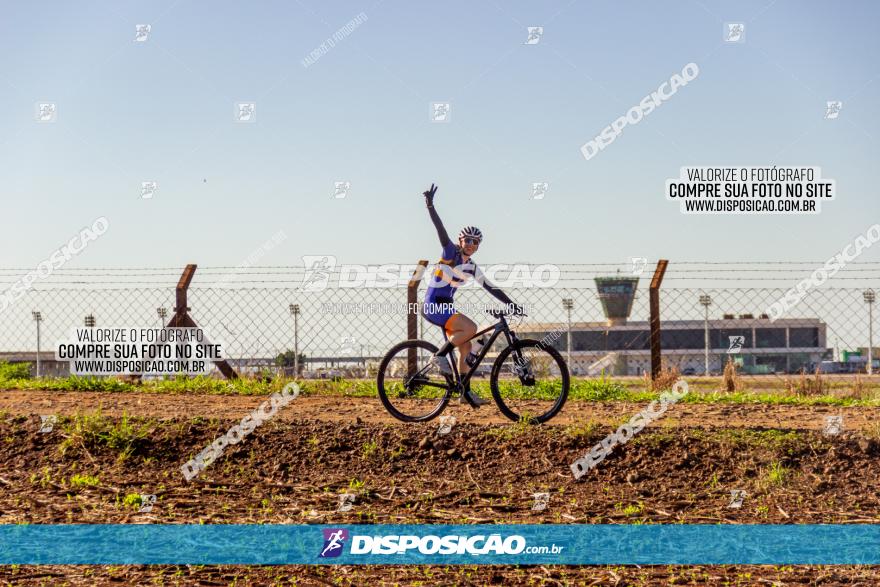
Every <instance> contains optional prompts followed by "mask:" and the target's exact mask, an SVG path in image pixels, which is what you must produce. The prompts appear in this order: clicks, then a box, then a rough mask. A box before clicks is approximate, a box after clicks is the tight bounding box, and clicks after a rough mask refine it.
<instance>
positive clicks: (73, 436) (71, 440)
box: [59, 409, 151, 460]
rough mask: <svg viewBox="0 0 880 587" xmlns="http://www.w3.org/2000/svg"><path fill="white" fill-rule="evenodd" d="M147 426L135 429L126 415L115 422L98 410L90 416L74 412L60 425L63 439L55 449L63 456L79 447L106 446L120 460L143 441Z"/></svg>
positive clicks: (123, 414)
mask: <svg viewBox="0 0 880 587" xmlns="http://www.w3.org/2000/svg"><path fill="white" fill-rule="evenodd" d="M150 428H151V426H150V425H149V424H142V425H140V426H137V425H136V424H135V423H134V421H133V419H132V418H130V417H129V416H128V414H127V413H125V412H123V413H122V418H120V419H119V420H118V421H115V422H114V420H113V419H111V418H108V417H105V416H104V415H103V414H102V413H101V410H100V409H98V410H97V411H96V412H94V413H92V414H80V413H77V414H76V415H74V416H73V417H72V418H69V419H65V420H64V421H63V423H62V429H63V430H64V432H65V434H66V435H67V438H65V439H64V442H62V443H61V446H60V447H59V449H60V450H61V453H62V454H65V453H66V452H67V451H68V450H70V449H77V448H82V449H84V450H86V451H89V450H90V449H96V448H101V447H107V448H109V449H111V450H114V451H116V452H118V453H119V458H120V459H122V460H124V459H127V458H128V457H130V456H131V455H132V454H134V453H135V451H137V450H138V449H139V448H140V447H141V446H142V445H143V444H144V442H145V440H146V438H147V436H148V434H149V431H150Z"/></svg>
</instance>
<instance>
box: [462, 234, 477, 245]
mask: <svg viewBox="0 0 880 587" xmlns="http://www.w3.org/2000/svg"><path fill="white" fill-rule="evenodd" d="M462 240H463V241H464V244H466V245H479V244H480V239H478V238H471V237H469V236H466V237H464V238H463V239H462Z"/></svg>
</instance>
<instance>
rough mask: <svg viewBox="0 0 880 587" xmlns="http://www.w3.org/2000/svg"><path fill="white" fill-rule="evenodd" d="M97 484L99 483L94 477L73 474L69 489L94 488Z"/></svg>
mask: <svg viewBox="0 0 880 587" xmlns="http://www.w3.org/2000/svg"><path fill="white" fill-rule="evenodd" d="M99 482H100V481H99V480H98V478H97V477H94V476H92V475H79V474H74V475H73V476H72V477H71V478H70V486H71V487H94V486H96V485H97V484H98V483H99Z"/></svg>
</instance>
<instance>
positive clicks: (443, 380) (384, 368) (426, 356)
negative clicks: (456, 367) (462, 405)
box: [376, 340, 453, 422]
mask: <svg viewBox="0 0 880 587" xmlns="http://www.w3.org/2000/svg"><path fill="white" fill-rule="evenodd" d="M437 350H438V349H437V347H436V346H434V345H432V344H431V343H429V342H425V341H424V340H405V341H403V342H401V343H400V344H397V345H395V346H394V347H392V348H391V350H390V351H388V353H387V354H386V355H385V358H384V359H382V363H381V364H380V365H379V375H378V376H377V378H376V387H377V388H378V390H379V398H380V399H381V400H382V404H383V405H384V406H385V409H386V410H388V412H389V413H390V414H391V415H392V416H394V417H395V418H397V419H398V420H401V421H403V422H425V421H427V420H430V419H432V418H435V417H437V415H439V414H440V412H442V411H443V408H445V407H446V404H447V403H448V402H449V398H450V396H451V395H452V389H453V381H452V377H450V376H448V375H443V374H442V373H441V372H440V369H439V368H438V366H437V363H436V360H435V357H434V353H436V352H437Z"/></svg>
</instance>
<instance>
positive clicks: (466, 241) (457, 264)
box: [422, 184, 522, 407]
mask: <svg viewBox="0 0 880 587" xmlns="http://www.w3.org/2000/svg"><path fill="white" fill-rule="evenodd" d="M423 193H424V196H425V204H427V206H428V214H429V215H430V216H431V221H432V222H433V223H434V227H435V228H436V229H437V236H438V237H440V245H441V246H442V247H443V252H442V254H441V256H440V261H439V266H438V268H437V270H436V271H434V275H433V276H432V277H431V281H430V283H429V285H428V293H427V295H425V302H424V304H423V306H422V316H423V317H424V318H425V319H426V320H427V321H428V322H430V323H431V324H436V325H437V326H440V327H441V328H443V331H444V335H445V337H446V339H447V340H448V342H447V343H446V344H445V345H443V347H442V348H441V349H440V350H439V351H437V354H436V357H437V366H438V367H439V369H440V371H441V372H442V373H444V374H446V375H450V374H452V367H451V366H450V364H449V359H448V358H447V356H446V355H447V354H448V353H449V351H450V350H452V347H453V346H454V347H456V348H458V350H459V356H458V370H459V373H460V374H461V375H462V376H464V375H465V374H466V373H467V372H468V371H469V370H470V366H469V365H468V364H467V362H466V358H467V356H468V354H469V353H470V352H471V340H470V339H471V338H472V337H473V336H474V335H475V334H476V333H477V325H476V324H474V322H473V321H472V320H471V319H470V318H468V317H467V316H465V315H464V314H460V313H458V312H456V311H455V309H454V308H453V307H452V303H453V296H454V295H455V290H456V289H457V288H458V287H459V286H461V285H462V284H464V283H465V280H466V279H467V276H468V275H469V276H471V277H473V278H474V279H475V280H476V281H477V283H479V284H480V285H482V286H483V288H485V289H486V290H487V291H488V292H489V293H491V294H492V295H493V296H495V298H497V299H498V300H499V301H501V302H503V303H504V304H507V305H510V306H512V307H513V308H514V311H515V312H516V313H522V308H521V307H520V306H519V305H517V304H514V303H513V301H512V300H511V299H510V298H509V297H507V295H505V293H504V292H503V291H501V290H500V289H498V288H497V287H495V286H494V285H492V284H491V283H489V280H487V279H486V276H485V275H483V272H482V271H481V270H480V269H479V268H478V267H477V265H476V264H475V263H474V262H473V261H471V257H472V256H473V254H474V253H476V252H477V249H478V248H479V247H480V243H481V242H482V241H483V233H482V232H480V229H479V228H477V227H475V226H466V227H464V228H463V229H461V232H460V233H459V235H458V245H456V244H455V243H453V242H452V240H450V238H449V235H448V234H447V233H446V229H445V228H444V227H443V223H442V222H441V221H440V216H438V215H437V211H436V210H435V209H434V194H435V193H437V187H436V186H435V185H434V184H431V188H430V189H429V190H428V191H426V192H423ZM465 396H467V398H465ZM466 400H469V401H470V402H471V404H472V405H474V406H475V407H479V406H481V405H484V404H487V403H489V402H488V401H487V400H484V399H482V398H481V397H479V396H478V395H476V394H474V393H473V392H471V390H470V383H468V385H467V386H466V388H465V390H464V392H463V394H462V401H466Z"/></svg>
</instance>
